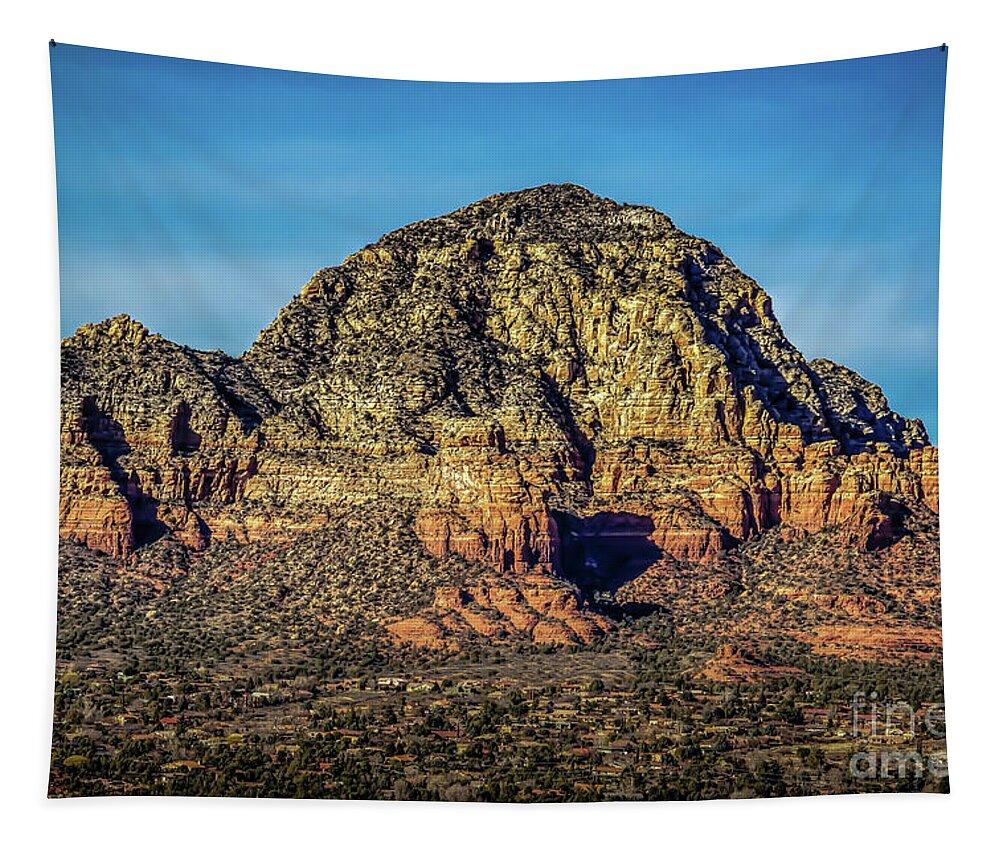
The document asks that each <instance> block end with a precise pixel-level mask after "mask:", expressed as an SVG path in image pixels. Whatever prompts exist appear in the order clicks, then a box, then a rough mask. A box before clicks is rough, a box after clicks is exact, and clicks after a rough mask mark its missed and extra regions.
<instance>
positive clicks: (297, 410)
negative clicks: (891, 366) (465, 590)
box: [60, 185, 937, 609]
mask: <svg viewBox="0 0 1000 851" xmlns="http://www.w3.org/2000/svg"><path fill="white" fill-rule="evenodd" d="M62 435H63V438H62V442H63V461H62V498H61V507H60V509H61V510H60V528H61V534H62V536H63V537H65V538H68V539H72V540H75V541H77V542H81V543H83V544H85V545H87V546H88V547H91V548H94V549H97V550H101V551H103V552H105V553H108V554H110V555H112V556H115V557H119V558H124V557H127V556H128V555H129V554H130V553H132V552H134V551H135V550H136V548H137V547H141V546H142V545H143V544H145V543H148V542H151V541H153V540H156V539H158V538H160V537H163V536H172V537H174V538H176V539H178V540H179V541H180V542H181V543H183V544H184V545H185V546H186V547H188V548H190V549H192V550H195V551H198V550H203V549H205V548H206V547H208V546H209V545H210V544H211V543H213V542H216V541H222V540H230V541H235V542H251V541H257V540H261V539H266V540H269V541H281V540H286V541H291V540H293V539H294V538H295V537H296V536H297V535H299V534H301V533H302V532H303V531H308V530H312V529H318V528H321V527H322V526H323V525H324V524H325V523H326V522H327V520H328V518H329V517H330V514H331V512H333V511H335V510H339V509H342V508H344V507H356V506H359V505H364V504H365V503H366V502H368V501H370V500H374V499H376V498H377V499H380V500H384V499H386V498H389V499H393V500H398V501H399V503H400V504H405V505H407V506H410V507H412V511H413V528H414V530H415V531H416V534H417V535H418V536H419V538H420V540H421V541H422V542H423V544H424V546H425V547H426V548H427V550H428V551H429V552H430V553H431V554H432V555H434V556H438V557H445V556H447V555H449V554H457V555H459V556H464V557H465V558H466V559H470V560H480V561H484V562H486V563H488V564H490V565H492V566H493V567H495V568H497V569H499V570H500V571H507V572H513V573H515V574H524V573H531V574H544V573H556V574H561V575H564V576H565V575H570V574H572V573H573V572H574V571H577V572H579V570H580V569H581V567H580V565H581V564H583V565H586V564H588V559H589V563H591V566H592V567H596V569H597V570H598V572H601V571H604V573H606V574H615V576H616V577H618V578H622V577H621V576H618V574H629V573H635V571H636V570H641V569H642V568H643V567H644V566H648V565H650V564H652V563H655V562H657V561H660V560H662V559H666V558H670V557H672V558H674V559H677V560H679V561H684V562H702V563H707V562H711V561H712V560H714V559H715V558H717V557H718V555H719V554H720V553H722V552H724V551H726V550H729V549H731V548H733V547H734V546H737V545H738V544H739V543H740V542H744V541H750V540H753V539H755V538H757V537H758V536H760V535H761V534H762V533H764V532H765V531H766V530H769V529H772V528H775V527H777V528H778V529H779V530H780V532H781V534H782V535H783V536H785V537H797V536H798V537H800V536H802V535H806V534H809V533H813V532H817V531H819V530H820V529H826V528H827V527H837V528H838V529H839V530H840V534H842V536H843V538H844V540H845V541H847V542H848V543H849V544H850V545H851V546H856V547H859V548H862V549H865V548H867V549H875V548H879V547H884V546H887V545H889V544H892V543H893V541H894V540H896V538H897V537H898V534H899V529H900V522H899V518H900V517H902V516H904V515H905V514H906V513H908V512H910V511H912V510H914V509H916V508H925V507H927V508H930V509H931V510H934V511H936V509H937V451H936V449H935V448H933V447H932V446H930V444H929V440H928V437H927V434H926V432H925V430H924V428H923V426H922V424H921V423H920V422H919V421H913V420H906V419H904V418H902V417H900V416H899V415H898V414H896V413H894V412H893V411H892V410H891V409H890V408H889V406H888V404H887V402H886V400H885V397H884V395H883V394H882V393H881V391H880V390H879V389H878V388H877V387H875V386H874V385H872V384H870V383H868V382H866V381H865V380H864V379H862V378H861V377H860V376H858V375H856V374H855V373H853V372H851V371H850V370H848V369H845V368H843V367H840V366H838V365H836V364H833V363H831V362H829V361H825V360H817V361H813V362H807V361H806V360H805V359H804V358H803V356H802V355H801V354H800V353H799V352H798V350H797V349H795V347H794V346H792V345H791V343H789V341H788V340H787V339H786V338H785V336H784V333H783V332H782V330H781V326H780V325H779V323H778V321H777V319H776V318H775V316H774V313H773V311H772V307H771V301H770V298H769V297H768V296H767V294H766V293H765V292H764V291H763V289H761V288H760V286H758V285H757V283H756V282H755V281H753V280H751V279H750V278H748V277H747V276H746V275H744V274H743V273H741V272H740V271H739V270H738V269H737V268H736V267H735V266H734V265H733V263H732V262H731V261H729V260H728V259H727V258H726V257H725V256H724V255H723V254H722V253H721V251H719V249H718V248H716V247H715V246H714V245H712V244H711V243H709V242H707V241H705V240H702V239H698V238H696V237H692V236H689V235H687V234H685V233H683V232H681V231H680V230H678V229H677V228H676V227H674V225H673V224H672V222H671V221H670V219H669V218H668V217H667V216H665V215H663V214H662V213H659V212H657V211H655V210H653V209H651V208H646V207H634V206H627V205H619V204H617V203H615V202H613V201H610V200H607V199H602V198H598V197H596V196H594V195H592V194H591V193H589V192H588V191H586V190H584V189H582V188H580V187H577V186H571V185H564V186H543V187H538V188H535V189H529V190H525V191H522V192H516V193H511V194H507V195H497V196H493V197H490V198H487V199H484V200H483V201H479V202H477V203H475V204H472V205H471V206H469V207H465V208H463V209H462V210H459V211H457V212H455V213H452V214H450V215H447V216H442V217H440V218H437V219H433V220H430V221H425V222H419V223H416V224H413V225H409V226H407V227H404V228H402V229H401V230H398V231H395V232H393V233H391V234H388V235H387V236H385V237H383V238H382V239H381V240H379V241H378V242H377V243H375V244H373V245H370V246H368V247H366V248H364V249H362V250H361V251H359V252H358V253H356V254H354V255H352V256H351V257H349V258H348V259H347V260H346V261H345V262H344V263H343V264H342V265H341V266H338V267H335V268H331V269H324V270H322V271H320V272H318V273H317V274H316V275H315V276H314V277H313V279H312V280H311V281H309V282H308V283H307V284H306V286H305V287H304V288H303V290H302V292H301V293H300V294H299V295H298V296H297V297H296V298H295V299H294V300H293V301H292V302H291V303H290V304H289V305H288V306H287V307H285V308H284V309H283V310H282V311H281V313H280V314H279V316H278V317H277V319H275V321H274V322H273V323H272V324H271V325H270V326H269V327H268V328H266V329H264V331H263V332H262V333H261V334H260V337H259V338H258V340H257V341H256V343H255V344H254V345H253V346H252V347H251V349H250V350H249V351H248V352H247V353H246V354H245V355H244V356H242V357H241V358H238V359H234V358H230V357H228V356H226V355H224V354H222V353H218V352H216V353H208V352H195V351H192V350H190V349H186V348H183V347H180V346H177V345H175V344H173V343H170V342H168V341H166V340H163V339H162V338H160V337H157V336H155V335H152V334H150V333H148V332H147V331H146V329H144V328H143V327H142V326H141V325H139V324H138V323H135V322H132V321H131V320H129V319H128V318H127V317H116V318H114V319H111V320H108V321H106V322H103V323H101V324H99V325H94V326H84V327H83V328H81V329H80V330H79V331H78V332H77V333H76V334H75V335H74V336H73V337H71V338H69V339H67V340H65V341H64V343H63V430H62ZM594 518H598V519H597V520H595V519H594ZM608 529H611V530H612V531H611V532H607V530H608ZM609 542H610V543H609ZM619 545H621V546H619ZM643 548H645V550H644V549H643ZM609 581H610V584H614V582H615V581H617V580H616V579H615V577H612V578H611V580H609ZM584 584H586V583H584ZM452 608H453V609H455V608H456V607H455V606H453V607H452ZM457 609H461V606H458V607H457Z"/></svg>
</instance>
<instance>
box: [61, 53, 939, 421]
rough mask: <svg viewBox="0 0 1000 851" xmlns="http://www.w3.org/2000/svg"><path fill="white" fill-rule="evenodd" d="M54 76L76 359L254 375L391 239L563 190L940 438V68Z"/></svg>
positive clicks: (201, 68)
mask: <svg viewBox="0 0 1000 851" xmlns="http://www.w3.org/2000/svg"><path fill="white" fill-rule="evenodd" d="M51 53H52V88H53V101H54V108H55V135H56V162H57V176H58V192H59V244H60V267H61V323H62V334H63V335H64V336H65V335H69V334H71V333H73V331H74V330H75V329H76V328H77V327H78V326H79V325H81V324H83V323H85V322H95V321H99V320H101V319H104V318H106V317H108V316H111V315H114V314H116V313H129V314H131V315H132V316H133V317H135V318H136V319H139V320H141V321H142V322H143V323H145V324H146V325H147V326H148V327H149V328H151V329H152V330H153V331H155V332H157V333H160V334H163V335H164V336H166V337H168V338H170V339H172V340H175V341H177V342H180V343H184V344H187V345H190V346H193V347H196V348H203V349H217V348H221V349H225V350H226V351H228V352H230V353H232V354H239V353H240V352H242V351H244V350H245V349H246V348H247V347H249V345H250V344H251V343H252V342H253V340H254V339H255V337H256V335H257V333H258V332H259V331H260V329H262V328H263V327H264V326H265V325H267V324H268V323H269V322H270V321H271V320H272V319H273V318H274V316H275V315H276V314H277V312H278V310H279V309H280V308H281V307H282V306H283V305H284V304H286V303H287V302H288V301H289V300H290V299H291V298H292V297H293V296H294V295H295V294H296V293H297V292H298V291H299V289H300V288H301V287H302V285H303V284H304V283H305V281H306V280H308V278H309V277H310V276H311V275H312V273H313V272H315V271H316V270H317V269H319V268H322V267H324V266H332V265H336V264H338V263H340V262H341V261H342V260H343V259H344V257H346V256H347V255H348V254H351V253H353V252H354V251H356V250H357V249H358V248H360V247H362V246H363V245H365V244H367V243H370V242H373V241H374V240H376V239H378V238H379V237H380V236H381V235H382V234H383V233H386V232H388V231H390V230H393V229H395V228H397V227H400V226H402V225H405V224H407V223H409V222H411V221H415V220H417V219H424V218H428V217H431V216H435V215H440V214H442V213H446V212H449V211H450V210H453V209H455V208H457V207H460V206H463V205H464V204H467V203H469V202H471V201H474V200H477V199H478V198H481V197H483V196H486V195H490V194H493V193H495V192H505V191H510V190H515V189H521V188H524V187H527V186H533V185H537V184H542V183H562V182H572V183H579V184H581V185H583V186H586V187H587V188H589V189H591V190H592V191H594V192H597V193H598V194H601V195H607V196H609V197H612V198H614V199H616V200H618V201H623V202H625V201H627V202H631V203H641V204H650V205H652V206H654V207H657V208H658V209H660V210H663V211H664V212H666V213H667V214H668V215H670V216H671V217H672V218H673V220H674V222H675V223H676V224H677V225H678V226H679V227H681V228H683V229H684V230H686V231H689V232H691V233H694V234H697V235H698V236H702V237H705V238H707V239H710V240H712V241H713V242H715V243H716V244H717V245H719V247H720V248H721V249H722V250H723V251H724V252H725V253H726V254H728V255H729V256H730V257H731V258H732V259H733V260H734V261H735V262H736V263H737V264H738V265H739V266H740V267H741V268H742V269H743V270H744V271H745V272H747V273H748V274H749V275H751V276H753V277H754V278H756V279H757V280H758V281H759V282H760V284H761V285H762V286H763V287H764V288H765V289H766V290H767V291H768V292H769V293H770V294H771V295H772V297H773V299H774V306H775V311H776V313H777V315H778V318H779V319H780V320H781V322H782V325H783V326H784V328H785V332H786V333H787V335H788V337H789V338H790V339H791V341H792V342H793V343H794V344H795V345H796V346H798V348H799V349H800V350H801V351H802V352H803V353H804V354H805V355H806V356H807V357H810V358H812V357H820V356H823V357H829V358H831V359H833V360H835V361H838V362H840V363H843V364H845V365H847V366H849V367H851V368H853V369H856V370H858V371H859V372H861V373H862V374H863V375H864V376H865V377H866V378H868V379H869V380H872V381H875V382H876V383H877V384H879V385H881V386H882V387H883V389H885V391H886V394H887V395H888V397H889V401H890V403H891V404H892V405H893V407H895V408H896V410H898V411H900V412H901V413H903V414H905V415H906V416H919V417H921V418H922V419H923V420H924V422H925V423H926V425H927V427H928V429H929V430H930V432H931V434H932V436H934V437H936V431H937V303H938V301H937V286H938V232H939V224H938V220H939V199H940V159H941V130H942V118H943V109H944V81H945V63H946V56H947V54H946V53H945V52H942V51H940V50H939V49H938V48H932V49H928V50H918V51H911V52H908V53H899V54H892V55H888V56H879V57H872V58H867V59H855V60H848V61H843V62H825V63H817V64H812V65H797V66H789V67H784V68H769V69H760V70H753V71H735V72H725V73H718V74H699V75H687V76H673V77H651V78H641V79H629V80H605V81H588V82H569V83H517V84H490V83H426V82H408V81H395V80H372V79H361V78H353V77H338V76H324V75H317V74H303V73H297V72H287V71H274V70H267V69H260V68H246V67H240V66H233V65H221V64H215V63H209V62H194V61H189V60H181V59H169V58H162V57H153V56H145V55H141V54H132V53H123V52H118V51H110V50H98V49H94V48H85V47H76V46H72V45H63V44H60V45H58V46H57V47H55V48H54V49H52V51H51ZM333 62H334V60H333V59H331V64H333Z"/></svg>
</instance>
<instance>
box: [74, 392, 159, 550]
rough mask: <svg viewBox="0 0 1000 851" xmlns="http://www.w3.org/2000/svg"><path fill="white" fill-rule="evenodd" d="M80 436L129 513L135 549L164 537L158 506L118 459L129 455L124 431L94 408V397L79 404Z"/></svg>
mask: <svg viewBox="0 0 1000 851" xmlns="http://www.w3.org/2000/svg"><path fill="white" fill-rule="evenodd" d="M81 413H82V417H81V421H82V426H83V432H84V434H85V435H86V436H87V441H88V442H89V443H90V445H91V446H93V447H94V449H96V450H97V453H98V454H99V455H100V456H101V463H102V464H103V465H104V466H105V467H106V468H107V470H108V472H109V473H110V475H111V480H112V481H113V482H114V483H115V484H116V485H118V490H119V491H120V492H121V495H122V496H123V497H125V501H126V502H127V503H128V507H129V511H130V512H131V514H132V531H133V534H134V536H135V545H136V546H137V547H141V546H144V545H145V544H151V543H152V542H153V541H156V540H158V539H160V538H162V537H163V536H164V535H165V534H166V533H167V531H168V530H167V526H166V524H165V523H164V522H163V521H162V520H160V519H158V517H157V514H158V513H159V508H160V502H159V500H157V499H155V498H154V497H152V496H150V495H149V494H146V493H143V492H142V490H141V488H140V487H139V479H138V476H136V475H135V473H132V474H131V475H129V474H128V473H127V472H126V471H125V468H124V467H122V465H121V464H120V463H119V461H118V459H119V458H120V457H121V456H122V455H127V454H128V453H129V452H131V451H132V447H131V446H130V445H129V442H128V441H127V440H126V439H125V429H124V428H122V425H121V423H119V422H118V421H117V420H116V419H114V418H113V417H111V416H109V415H108V414H106V413H105V412H104V411H102V410H101V409H100V407H98V405H97V399H96V398H95V397H94V396H88V397H87V398H85V399H84V400H83V407H82V411H81Z"/></svg>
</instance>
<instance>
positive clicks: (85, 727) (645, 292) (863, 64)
mask: <svg viewBox="0 0 1000 851" xmlns="http://www.w3.org/2000/svg"><path fill="white" fill-rule="evenodd" d="M49 52H50V56H51V69H52V92H53V103H54V128H55V150H56V170H57V184H58V224H59V252H60V274H61V284H60V286H61V326H62V331H61V336H62V338H63V339H62V343H61V424H60V450H59V451H60V453H61V455H60V471H61V476H60V493H59V564H58V577H59V579H58V626H57V659H56V666H55V702H54V722H53V734H52V751H51V768H50V786H49V794H50V796H52V797H77V796H104V795H185V796H248V797H296V798H329V799H344V798H347V799H381V800H425V801H479V802H526V803H527V802H591V801H663V800H677V799H684V800H693V799H715V798H748V797H779V796H804V795H826V794H843V793H862V792H899V791H905V792H947V791H948V767H947V755H946V737H945V713H944V683H943V668H942V638H941V595H940V582H939V532H938V513H937V512H938V450H937V448H936V432H937V289H938V253H939V239H938V230H939V217H940V212H939V211H940V204H939V200H940V188H941V148H942V125H943V113H944V88H945V68H946V60H947V50H946V48H945V47H943V46H940V47H933V48H930V49H925V50H916V51H911V52H906V53H899V54H891V55H883V56H875V57H869V58H863V59H852V60H847V61H836V62H821V63H816V64H808V65H799V66H789V67H775V68H765V69H758V70H747V71H726V72H720V73H712V74H697V75H685V76H667V77H653V78H634V79H612V80H586V81H575V82H538V83H456V82H417V81H408V80H390V79H366V78H355V77H346V76H325V75H320V74H313V73H301V72H286V71H278V70H267V69H262V68H251V67H239V66H233V65H224V64H217V63H212V62H202V61H191V60H182V59H172V58H165V57H159V56H148V55H140V54H134V53H126V52H118V51H112V50H103V49H95V48H88V47H77V46H72V45H67V44H61V43H55V42H52V43H50V45H49ZM331 63H333V67H335V62H334V59H331Z"/></svg>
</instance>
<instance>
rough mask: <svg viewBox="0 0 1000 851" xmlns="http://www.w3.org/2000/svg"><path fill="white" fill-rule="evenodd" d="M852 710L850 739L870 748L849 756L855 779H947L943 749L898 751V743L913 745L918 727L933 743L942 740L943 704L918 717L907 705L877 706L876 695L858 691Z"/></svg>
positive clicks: (937, 704)
mask: <svg viewBox="0 0 1000 851" xmlns="http://www.w3.org/2000/svg"><path fill="white" fill-rule="evenodd" d="M851 709H852V723H851V735H852V736H854V737H856V738H865V739H867V740H868V744H869V745H871V746H872V747H871V749H869V750H863V751H856V752H855V753H854V754H853V755H852V756H851V762H850V770H851V775H852V776H853V777H854V778H856V779H858V780H876V779H878V778H882V779H888V778H898V779H900V780H902V779H906V778H909V777H914V778H921V777H923V776H924V774H925V772H926V773H927V774H928V775H929V776H931V777H934V778H938V779H940V778H945V777H947V776H948V754H947V751H945V750H944V749H943V748H942V749H939V750H935V751H932V752H930V753H926V752H925V751H924V750H923V748H921V749H919V750H915V749H910V750H901V749H899V748H898V745H899V744H900V743H903V742H912V741H914V740H915V739H916V738H917V732H918V729H919V727H921V726H922V727H923V729H924V731H926V734H927V735H929V736H930V737H931V738H932V739H934V740H937V741H939V742H940V741H942V740H943V739H944V737H945V720H944V704H943V703H935V704H933V705H931V706H928V707H927V708H926V709H925V710H923V712H922V713H921V712H918V710H915V709H914V708H913V706H911V705H910V704H909V703H907V702H906V701H899V700H894V701H886V702H879V700H878V692H875V691H873V692H871V693H870V694H866V693H865V692H863V691H858V692H855V693H854V697H853V698H852V699H851ZM918 719H919V720H918ZM877 745H882V747H876V746H877ZM893 745H896V747H892V746H893Z"/></svg>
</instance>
